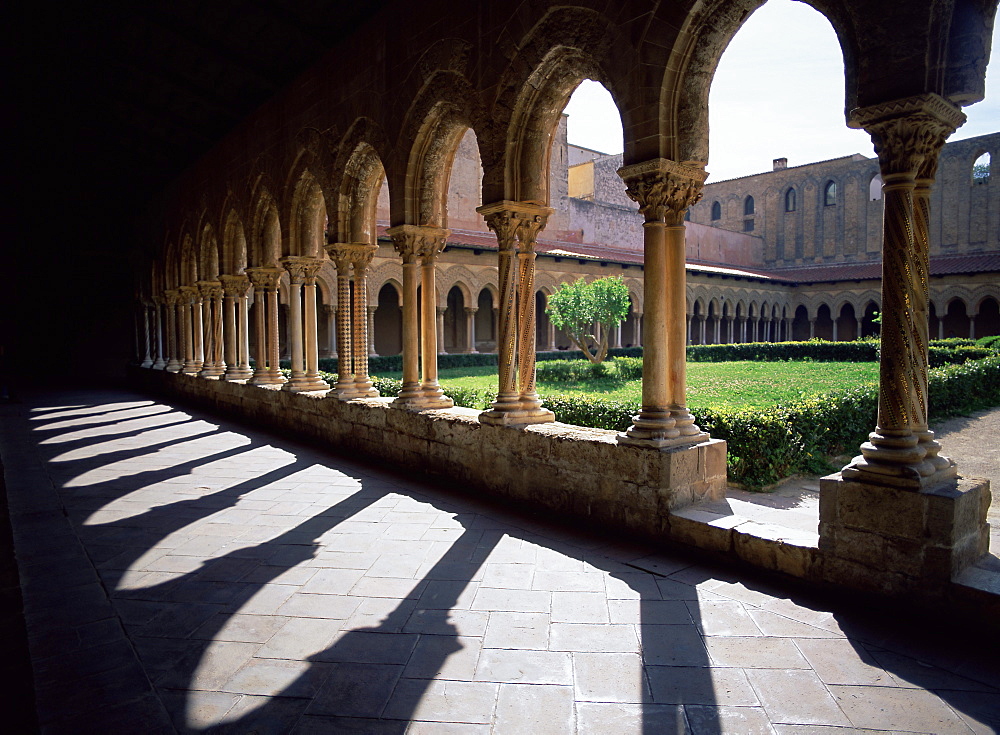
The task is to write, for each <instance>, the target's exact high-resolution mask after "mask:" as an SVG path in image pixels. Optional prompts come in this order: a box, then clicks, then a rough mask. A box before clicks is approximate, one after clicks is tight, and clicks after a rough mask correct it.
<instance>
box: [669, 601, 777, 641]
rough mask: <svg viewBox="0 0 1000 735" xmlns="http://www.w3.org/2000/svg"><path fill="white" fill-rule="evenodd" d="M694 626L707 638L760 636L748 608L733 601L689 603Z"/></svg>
mask: <svg viewBox="0 0 1000 735" xmlns="http://www.w3.org/2000/svg"><path fill="white" fill-rule="evenodd" d="M687 606H688V609H689V610H690V612H691V617H692V618H693V619H694V624H695V625H697V626H698V627H699V628H700V629H701V632H702V633H703V634H704V635H707V636H759V635H762V633H761V631H760V628H758V627H757V624H756V623H754V621H753V618H751V617H750V615H749V613H748V612H747V610H746V608H744V607H743V605H742V604H741V603H739V602H736V601H735V600H733V601H716V602H709V601H704V600H703V601H699V602H688V603H687Z"/></svg>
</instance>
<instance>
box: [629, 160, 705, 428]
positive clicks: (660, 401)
mask: <svg viewBox="0 0 1000 735" xmlns="http://www.w3.org/2000/svg"><path fill="white" fill-rule="evenodd" d="M618 175H619V176H621V177H622V179H623V180H624V181H625V186H626V193H627V194H628V196H629V198H630V199H632V201H634V202H636V203H637V204H638V205H639V212H640V213H641V214H642V215H643V217H644V218H645V222H644V224H643V252H644V259H645V268H644V273H643V281H644V282H643V291H644V292H645V294H646V303H645V308H644V319H645V322H646V328H645V334H644V335H643V337H644V341H643V345H644V349H643V361H642V409H641V410H640V411H639V414H638V415H637V416H634V417H633V419H632V426H631V427H630V428H629V429H628V431H626V432H625V433H624V434H619V436H618V441H619V442H621V443H625V444H634V445H638V446H646V447H652V448H664V447H671V446H676V445H679V444H688V443H694V442H699V441H703V440H704V439H707V438H708V434H706V433H705V432H703V431H701V429H699V428H698V427H697V426H696V425H695V423H694V417H693V416H691V413H690V411H688V409H687V382H686V381H687V373H686V371H687V351H686V347H687V340H686V337H687V334H686V332H687V330H688V329H689V322H688V320H687V318H686V316H687V302H686V284H685V278H686V271H685V245H684V213H685V212H686V211H687V208H688V207H690V206H691V205H692V204H694V203H696V202H697V201H698V200H699V199H700V198H701V190H702V186H703V184H704V182H705V177H706V173H705V171H704V170H703V169H701V168H697V167H694V166H690V165H684V164H679V163H675V162H673V161H668V160H666V159H662V158H660V159H654V160H652V161H647V162H645V163H639V164H635V165H632V166H626V167H624V168H621V169H619V171H618Z"/></svg>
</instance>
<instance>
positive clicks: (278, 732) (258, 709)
mask: <svg viewBox="0 0 1000 735" xmlns="http://www.w3.org/2000/svg"><path fill="white" fill-rule="evenodd" d="M308 704H309V700H307V699H293V698H289V697H266V696H253V695H243V696H242V697H240V701H239V702H237V703H236V706H234V707H233V708H232V709H231V710H229V712H228V713H226V716H225V717H224V718H223V720H222V722H221V723H219V724H218V725H217V726H215V727H213V728H212V730H211V732H212V735H216V733H218V735H246V734H247V733H257V735H285V733H288V732H290V731H291V730H292V729H293V728H294V727H296V725H297V723H298V722H299V721H300V720H301V719H302V713H303V711H304V710H305V708H306V707H307V706H308Z"/></svg>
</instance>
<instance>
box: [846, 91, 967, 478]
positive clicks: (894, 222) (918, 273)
mask: <svg viewBox="0 0 1000 735" xmlns="http://www.w3.org/2000/svg"><path fill="white" fill-rule="evenodd" d="M853 120H854V124H856V126H858V127H863V128H865V129H866V130H867V131H868V132H869V133H870V134H871V136H872V141H873V142H874V143H875V152H876V153H877V154H878V157H879V168H880V169H881V174H882V181H883V184H882V192H883V197H882V200H883V207H884V210H883V212H884V213H883V218H884V219H883V233H882V234H883V239H882V328H881V330H880V342H881V360H880V362H879V402H878V425H877V426H876V428H875V431H874V432H873V433H872V434H871V435H870V437H869V440H868V441H867V442H865V443H864V444H862V445H861V455H860V456H858V457H855V459H854V461H853V462H852V463H851V464H850V465H848V466H847V467H845V468H844V470H843V471H842V475H843V477H844V478H850V479H853V480H863V481H864V482H866V483H874V484H878V485H892V486H896V487H905V488H913V489H920V488H924V487H927V486H928V485H933V484H940V483H941V482H942V481H944V480H947V479H950V478H953V477H954V476H955V474H956V470H955V468H954V464H953V463H952V462H950V461H947V460H945V458H943V457H938V459H937V461H933V462H932V461H929V460H928V459H927V450H928V446H927V443H928V442H930V441H933V439H932V437H931V438H926V439H925V441H924V442H923V443H922V442H921V441H920V439H921V435H922V434H924V435H925V436H926V433H929V432H928V430H927V370H928V356H927V349H928V348H927V342H928V331H929V324H928V317H927V312H928V301H929V295H928V285H927V281H928V277H929V273H928V260H929V252H928V248H929V244H928V240H927V218H928V215H929V199H928V195H929V188H930V184H931V182H932V181H933V177H934V174H935V172H936V168H937V157H938V153H939V152H940V150H941V147H942V146H943V145H944V142H945V140H946V139H947V137H948V136H949V135H950V134H951V133H952V132H953V131H954V130H955V128H956V127H957V126H958V125H960V124H961V123H962V122H964V120H965V116H964V115H963V114H962V112H961V110H960V109H958V108H957V107H954V106H953V105H951V104H950V103H949V102H947V101H945V100H944V99H942V98H940V97H937V96H936V95H924V96H922V97H917V98H910V99H907V100H901V101H898V102H895V103H889V104H885V105H877V106H874V107H869V108H863V109H861V110H855V111H854V113H853ZM918 174H919V175H920V178H921V179H922V181H921V189H922V190H923V191H922V192H921V194H919V195H918V197H917V198H916V206H915V196H914V193H915V189H916V179H917V177H918Z"/></svg>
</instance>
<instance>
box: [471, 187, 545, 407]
mask: <svg viewBox="0 0 1000 735" xmlns="http://www.w3.org/2000/svg"><path fill="white" fill-rule="evenodd" d="M476 211H477V212H479V213H480V214H481V215H483V218H484V219H485V220H486V224H487V226H488V227H489V228H490V229H491V230H492V231H493V232H494V234H495V235H496V237H497V245H498V250H499V253H498V266H499V284H498V285H499V289H500V299H499V300H500V303H499V304H498V319H497V322H498V323H497V353H498V360H497V361H498V368H499V391H498V393H497V399H496V401H495V402H494V403H493V407H492V408H491V409H490V410H489V411H486V412H485V413H482V414H480V417H479V418H480V421H482V422H483V423H487V424H498V425H509V424H537V423H545V422H549V421H553V420H554V419H555V416H554V415H553V413H552V412H551V411H549V410H548V409H546V408H542V403H541V400H540V399H539V398H538V394H537V393H536V392H535V293H534V288H535V253H534V248H535V239H536V237H537V236H538V233H539V232H541V231H542V230H543V229H544V228H545V224H546V222H547V221H548V217H549V215H550V214H551V213H552V210H551V209H549V208H548V207H541V206H539V205H537V204H530V203H526V202H510V201H500V202H496V203H494V204H489V205H485V206H482V207H479V208H478V209H477V210H476ZM515 239H516V248H517V250H516V252H517V261H518V262H517V265H516V266H515V262H514V255H515ZM515 350H516V352H515Z"/></svg>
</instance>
